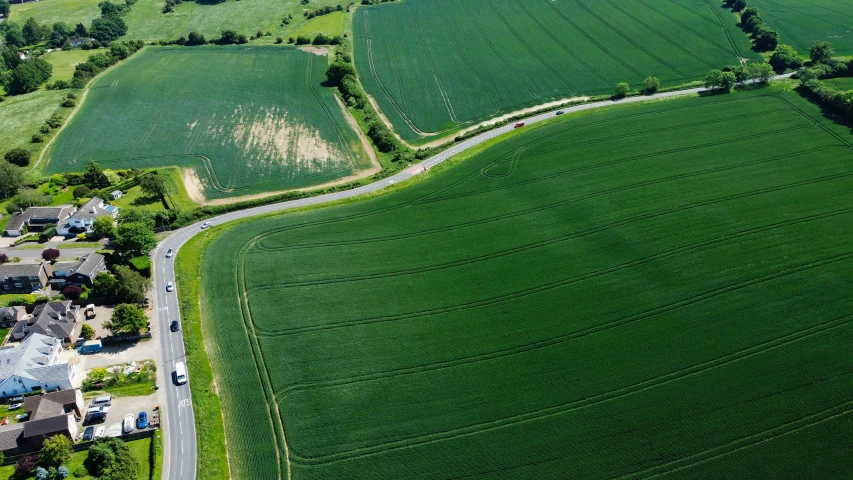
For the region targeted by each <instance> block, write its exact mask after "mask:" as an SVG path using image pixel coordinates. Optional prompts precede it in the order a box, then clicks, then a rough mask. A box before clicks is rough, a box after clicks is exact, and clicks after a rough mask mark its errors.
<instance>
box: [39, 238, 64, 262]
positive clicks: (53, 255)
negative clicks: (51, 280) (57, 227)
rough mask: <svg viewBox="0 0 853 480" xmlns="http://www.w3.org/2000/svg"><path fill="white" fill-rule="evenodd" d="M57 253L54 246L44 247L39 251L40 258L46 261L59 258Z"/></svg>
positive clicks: (53, 260)
mask: <svg viewBox="0 0 853 480" xmlns="http://www.w3.org/2000/svg"><path fill="white" fill-rule="evenodd" d="M48 238H49V237H48ZM59 253H60V252H59V250H57V249H55V248H46V249H44V251H42V252H41V258H43V259H44V260H45V261H48V262H55V261H56V259H57V258H59Z"/></svg>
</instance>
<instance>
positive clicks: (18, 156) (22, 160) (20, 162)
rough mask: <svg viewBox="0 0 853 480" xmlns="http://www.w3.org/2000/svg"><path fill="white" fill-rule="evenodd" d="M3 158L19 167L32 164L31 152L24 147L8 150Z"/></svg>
mask: <svg viewBox="0 0 853 480" xmlns="http://www.w3.org/2000/svg"><path fill="white" fill-rule="evenodd" d="M3 158H5V159H6V161H7V162H9V163H11V164H13V165H17V166H19V167H26V166H27V165H29V164H30V152H28V151H26V150H24V149H23V148H13V149H12V150H9V151H8V152H6V155H4V156H3Z"/></svg>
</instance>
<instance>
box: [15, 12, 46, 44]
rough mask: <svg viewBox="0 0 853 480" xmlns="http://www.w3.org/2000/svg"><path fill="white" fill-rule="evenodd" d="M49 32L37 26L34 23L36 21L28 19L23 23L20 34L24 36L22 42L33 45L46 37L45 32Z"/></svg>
mask: <svg viewBox="0 0 853 480" xmlns="http://www.w3.org/2000/svg"><path fill="white" fill-rule="evenodd" d="M48 31H49V30H48V29H47V28H46V27H43V26H42V25H39V24H38V22H36V19H35V18H33V17H30V18H28V19H27V21H26V22H24V27H23V28H22V29H21V33H22V34H23V35H24V41H25V42H27V45H35V44H37V43H39V42H41V41H42V40H44V39H45V38H46V37H47V32H48Z"/></svg>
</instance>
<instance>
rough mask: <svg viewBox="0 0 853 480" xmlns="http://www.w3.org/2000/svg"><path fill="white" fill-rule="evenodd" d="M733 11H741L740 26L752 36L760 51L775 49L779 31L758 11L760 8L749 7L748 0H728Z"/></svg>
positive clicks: (727, 2) (777, 43) (756, 47)
mask: <svg viewBox="0 0 853 480" xmlns="http://www.w3.org/2000/svg"><path fill="white" fill-rule="evenodd" d="M724 3H725V4H726V5H727V6H728V7H730V8H731V9H732V11H734V12H736V13H740V27H741V28H742V29H743V31H744V32H746V33H748V34H749V35H750V36H751V38H752V44H753V45H754V46H755V49H756V50H758V51H759V52H769V51H771V50H775V49H776V47H777V46H778V45H779V33H778V32H777V31H776V30H773V29H772V28H770V27H768V26H767V24H765V23H764V20H763V19H762V18H761V15H759V13H758V9H757V8H754V7H747V4H746V0H726V1H725V2H724Z"/></svg>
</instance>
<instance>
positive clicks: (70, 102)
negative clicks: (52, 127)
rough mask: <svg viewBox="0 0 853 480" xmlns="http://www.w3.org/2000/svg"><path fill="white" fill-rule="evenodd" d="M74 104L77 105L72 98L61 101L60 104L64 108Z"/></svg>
mask: <svg viewBox="0 0 853 480" xmlns="http://www.w3.org/2000/svg"><path fill="white" fill-rule="evenodd" d="M75 105H77V104H76V103H75V102H74V100H70V99H69V100H66V101H64V102H62V106H63V107H65V108H71V107H73V106H75Z"/></svg>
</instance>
